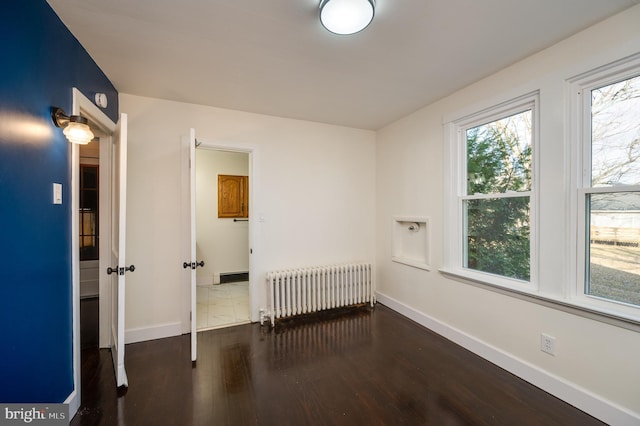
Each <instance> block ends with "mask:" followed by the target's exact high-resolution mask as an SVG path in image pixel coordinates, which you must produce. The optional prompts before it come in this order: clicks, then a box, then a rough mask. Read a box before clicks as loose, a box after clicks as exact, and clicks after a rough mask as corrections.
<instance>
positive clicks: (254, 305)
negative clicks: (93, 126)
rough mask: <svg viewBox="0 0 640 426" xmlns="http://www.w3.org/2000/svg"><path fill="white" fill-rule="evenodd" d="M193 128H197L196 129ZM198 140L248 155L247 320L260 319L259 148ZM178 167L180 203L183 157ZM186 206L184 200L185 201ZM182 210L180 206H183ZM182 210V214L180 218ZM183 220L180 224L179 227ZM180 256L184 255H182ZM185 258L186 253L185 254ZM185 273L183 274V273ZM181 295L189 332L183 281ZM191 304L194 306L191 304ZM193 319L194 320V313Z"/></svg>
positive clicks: (187, 288)
mask: <svg viewBox="0 0 640 426" xmlns="http://www.w3.org/2000/svg"><path fill="white" fill-rule="evenodd" d="M196 131H197V129H196ZM196 139H197V141H198V148H204V149H210V150H214V151H227V152H240V153H244V154H248V155H249V159H248V161H249V188H250V189H249V222H248V225H249V250H250V254H249V315H250V319H251V322H258V321H260V314H259V310H260V309H259V307H258V302H259V300H260V296H261V295H260V293H259V290H260V286H259V280H258V274H257V272H256V271H257V270H258V269H259V265H260V260H261V258H262V256H261V251H260V248H261V244H260V233H259V232H258V223H259V222H263V221H264V219H263V218H262V213H259V212H260V201H259V194H260V187H259V183H260V179H259V177H260V174H259V173H260V170H259V167H258V165H259V164H260V163H259V150H258V147H257V146H255V145H250V144H238V143H225V142H208V141H207V140H206V139H202V138H200V137H198V136H196ZM182 164H183V167H182V182H183V197H182V204H183V206H185V203H188V199H189V197H188V195H189V193H188V192H186V196H185V195H184V194H185V191H188V190H189V188H186V187H185V186H184V183H185V182H189V163H188V161H185V160H184V158H183V163H182ZM187 206H188V204H187ZM183 211H184V208H183ZM185 216H186V214H183V222H184V221H185V220H186V219H185ZM184 225H185V224H183V228H184V227H185V226H184ZM183 257H184V256H183ZM185 259H186V257H185ZM186 275H187V274H185V277H186ZM183 288H184V297H183V309H182V324H183V327H182V329H183V333H189V331H188V330H189V329H190V325H191V322H190V321H191V317H190V316H191V311H192V306H191V286H190V285H187V284H186V282H185V284H184V285H183ZM193 308H195V306H194V307H193ZM193 321H196V318H195V315H194V318H193Z"/></svg>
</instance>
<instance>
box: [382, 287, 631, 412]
mask: <svg viewBox="0 0 640 426" xmlns="http://www.w3.org/2000/svg"><path fill="white" fill-rule="evenodd" d="M377 301H378V303H381V304H383V305H385V306H387V307H389V308H391V309H393V310H394V311H396V312H398V313H399V314H401V315H403V316H405V317H407V318H409V319H411V320H412V321H415V322H417V323H418V324H420V325H422V326H424V327H426V328H428V329H430V330H432V331H434V332H436V333H438V334H439V335H441V336H443V337H445V338H446V339H448V340H451V341H452V342H454V343H456V344H458V345H460V346H462V347H463V348H465V349H468V350H470V351H471V352H473V353H475V354H476V355H478V356H480V357H482V358H484V359H486V360H487V361H489V362H491V363H493V364H495V365H497V366H499V367H501V368H503V369H505V370H507V371H509V372H510V373H512V374H515V375H516V376H518V377H520V378H521V379H523V380H526V381H527V382H529V383H531V384H533V385H534V386H537V387H539V388H540V389H542V390H544V391H545V392H548V393H550V394H551V395H554V396H556V397H557V398H560V399H562V400H563V401H565V402H567V403H568V404H571V405H573V406H574V407H576V408H578V409H580V410H582V411H584V412H585V413H587V414H589V415H591V416H593V417H595V418H597V419H600V420H602V421H603V422H605V423H608V424H611V425H638V424H639V423H640V414H639V413H634V412H632V411H630V410H628V409H626V408H624V407H621V406H619V405H617V404H615V403H613V402H611V401H608V400H606V399H604V398H602V397H600V396H598V395H596V394H594V393H592V392H590V391H588V390H586V389H584V388H582V387H580V386H578V385H576V384H575V383H572V382H569V381H567V380H565V379H563V378H561V377H558V376H556V375H554V374H551V373H549V372H547V371H545V370H543V369H541V368H539V367H537V366H535V365H533V364H531V363H528V362H526V361H524V360H521V359H519V358H516V357H514V356H512V355H510V354H508V353H507V352H504V351H502V350H500V349H499V348H496V347H494V346H492V345H489V344H487V343H485V342H483V341H481V340H478V339H477V338H475V337H473V336H471V335H469V334H467V333H464V332H463V331H461V330H458V329H456V328H454V327H451V326H449V325H447V324H445V323H443V322H441V321H439V320H437V319H435V318H433V317H431V316H429V315H426V314H424V313H422V312H420V311H417V310H416V309H414V308H412V307H410V306H407V305H405V304H404V303H402V302H400V301H398V300H396V299H394V298H392V297H389V296H387V295H385V294H384V293H380V292H377Z"/></svg>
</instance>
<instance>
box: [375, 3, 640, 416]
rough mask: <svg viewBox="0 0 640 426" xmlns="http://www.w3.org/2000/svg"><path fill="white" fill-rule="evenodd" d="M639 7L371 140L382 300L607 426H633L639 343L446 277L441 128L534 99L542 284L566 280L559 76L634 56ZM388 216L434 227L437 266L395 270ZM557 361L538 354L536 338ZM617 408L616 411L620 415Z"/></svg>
mask: <svg viewBox="0 0 640 426" xmlns="http://www.w3.org/2000/svg"><path fill="white" fill-rule="evenodd" d="M639 23H640V6H637V7H635V8H632V9H630V10H627V11H625V12H623V13H622V14H620V15H617V16H615V17H613V18H612V19H609V20H608V21H605V22H603V23H601V24H598V25H596V26H594V27H591V28H590V29H588V30H586V31H584V32H582V33H579V34H577V35H575V36H574V37H571V38H570V39H567V40H565V41H563V42H561V43H559V44H557V45H555V46H553V47H551V48H549V49H547V50H544V51H542V52H539V53H538V54H536V55H534V56H532V57H530V58H528V59H526V60H524V61H521V62H519V63H516V64H514V65H513V66H511V67H509V68H507V69H505V70H503V71H501V72H499V73H497V74H495V75H492V76H490V77H488V78H486V79H484V80H482V81H479V82H477V83H475V84H473V85H471V86H468V87H467V88H465V89H463V90H461V91H459V92H457V93H454V94H452V95H451V96H449V97H447V98H445V99H442V100H440V101H438V102H436V103H434V104H432V105H429V106H427V107H425V108H423V109H421V110H419V111H417V112H416V113H414V114H412V115H410V116H408V117H405V118H403V119H401V120H399V121H397V122H396V123H393V124H391V125H389V126H387V127H386V128H384V129H382V130H380V131H379V132H378V134H377V154H376V155H377V162H376V174H377V200H376V206H377V207H376V211H377V219H376V228H377V230H378V232H377V258H376V262H377V267H378V277H377V283H378V289H379V291H380V299H379V300H381V301H383V303H388V304H389V305H391V306H393V307H395V308H396V309H399V310H400V311H402V312H404V313H405V314H407V315H410V316H411V317H412V318H414V319H416V320H417V321H419V322H422V323H423V324H426V325H428V326H430V327H432V328H434V329H436V330H437V331H438V332H440V333H443V334H445V335H446V336H447V337H449V338H450V339H452V340H454V341H457V342H459V343H461V344H463V345H465V346H467V347H469V348H471V349H472V350H474V351H475V352H477V353H479V354H481V355H483V356H485V357H487V358H489V359H490V360H492V361H494V362H496V363H498V364H500V365H502V366H504V367H506V368H508V369H510V370H511V371H513V372H516V373H517V374H519V375H521V376H525V377H526V378H527V379H528V380H531V381H533V382H534V383H536V384H537V385H539V386H541V387H543V388H545V389H547V390H549V391H551V392H552V393H555V394H556V395H558V396H561V397H562V398H563V399H565V400H569V401H570V402H571V403H573V404H575V405H578V406H579V408H581V409H583V410H586V411H588V412H590V413H592V414H594V415H597V416H600V417H601V418H604V419H606V420H607V421H610V422H612V423H624V422H629V423H631V422H634V423H635V422H640V362H639V360H640V334H638V332H634V331H630V330H628V329H625V328H621V327H617V326H613V325H608V324H605V323H603V322H599V321H594V320H591V319H587V318H585V317H582V316H577V315H573V314H571V313H567V312H564V311H561V310H558V309H555V308H553V307H548V306H543V305H541V304H538V303H533V302H531V301H528V300H523V299H520V298H516V297H513V296H510V295H504V294H501V293H498V292H495V291H490V290H487V289H485V288H480V287H476V286H473V285H471V284H467V283H462V282H458V281H454V280H451V279H447V278H445V276H443V275H441V274H440V273H439V272H438V268H439V267H441V266H442V264H443V262H442V253H443V241H444V239H445V238H447V235H444V234H443V230H442V229H443V200H444V196H445V194H444V189H443V176H444V174H445V173H447V172H448V171H447V170H445V169H443V166H444V156H443V144H444V143H445V141H444V135H443V120H447V119H449V120H450V119H452V118H458V117H460V116H461V114H465V113H470V112H473V111H474V109H481V108H484V107H489V106H491V105H492V104H493V103H496V102H498V101H501V100H508V99H510V98H513V97H516V96H518V95H522V94H525V93H528V92H530V91H532V90H538V89H539V90H540V102H541V105H540V110H541V117H540V121H541V133H540V140H541V147H540V154H541V156H542V162H543V164H545V168H544V169H542V170H541V182H540V192H541V194H543V198H542V199H541V205H540V208H541V211H540V213H541V216H540V225H541V227H540V238H541V247H540V248H541V250H540V264H541V265H543V267H542V268H541V270H540V280H541V282H543V283H545V282H558V281H562V280H565V278H566V276H567V271H566V269H565V268H566V261H567V258H566V253H565V252H564V248H565V244H564V241H565V236H566V235H567V231H566V224H565V215H563V214H560V215H559V214H557V213H558V208H559V209H560V210H562V206H565V205H566V192H565V191H566V189H567V188H566V187H565V182H566V180H565V179H566V175H565V170H566V169H565V165H566V160H567V158H566V154H565V153H566V152H567V151H566V148H567V146H566V141H565V130H566V129H565V127H564V123H565V116H564V114H565V99H564V87H565V86H564V81H565V79H567V78H569V77H572V76H574V75H577V74H579V73H581V72H584V71H587V70H589V69H591V68H594V67H597V66H600V65H604V64H606V63H608V62H611V61H614V60H617V59H620V58H622V57H625V56H628V55H630V54H633V53H636V52H638V51H640V25H639ZM394 215H409V216H427V217H430V219H431V230H432V238H431V242H432V252H431V255H432V258H431V261H432V265H433V266H434V269H433V270H431V271H424V270H420V269H415V268H411V267H408V266H405V265H401V264H398V263H394V262H392V261H391V229H392V227H391V221H392V217H393V216H394ZM541 332H545V333H549V334H551V335H553V336H555V337H556V338H557V341H556V345H557V354H556V356H555V357H553V356H549V355H547V354H545V353H542V352H541V351H540V333H541ZM617 408H620V410H618V409H617Z"/></svg>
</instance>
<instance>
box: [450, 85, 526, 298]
mask: <svg viewBox="0 0 640 426" xmlns="http://www.w3.org/2000/svg"><path fill="white" fill-rule="evenodd" d="M536 107H537V94H534V95H528V96H525V97H522V98H519V99H516V100H513V101H511V102H507V103H505V104H501V105H499V106H496V107H494V108H490V109H488V110H485V111H482V112H480V113H478V114H474V115H472V116H469V117H466V118H463V119H461V120H457V121H455V122H453V123H451V124H450V125H449V139H450V140H449V149H450V150H451V151H450V152H449V156H450V159H451V160H452V161H451V163H450V164H452V165H453V167H452V169H453V170H451V172H452V174H451V177H450V179H451V187H452V188H453V190H454V191H455V196H453V197H452V198H451V200H450V210H451V212H455V214H453V215H452V216H454V217H456V220H455V223H452V224H451V225H450V228H449V229H450V230H451V231H452V234H455V235H456V236H455V240H457V241H458V244H454V247H452V249H451V250H449V258H448V267H447V269H449V271H450V272H453V273H459V274H462V275H465V276H469V277H470V278H473V279H477V280H480V281H482V282H486V283H489V284H497V285H502V286H507V287H513V288H516V289H519V290H524V289H530V288H531V287H532V286H533V285H532V284H531V282H532V271H534V270H535V268H534V265H533V262H534V260H533V259H535V256H533V254H534V253H533V247H535V244H534V232H533V227H534V226H533V223H534V221H533V220H532V219H533V216H534V215H533V211H534V210H533V206H534V204H535V199H534V191H533V189H534V173H533V170H534V169H533V160H534V159H533V153H534V146H535V133H536V132H535V128H536V124H535V121H536V120H537V113H536Z"/></svg>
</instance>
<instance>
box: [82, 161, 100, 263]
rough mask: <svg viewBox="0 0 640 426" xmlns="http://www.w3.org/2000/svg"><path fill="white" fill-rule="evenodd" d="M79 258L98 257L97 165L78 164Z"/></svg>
mask: <svg viewBox="0 0 640 426" xmlns="http://www.w3.org/2000/svg"><path fill="white" fill-rule="evenodd" d="M79 221H80V223H79V229H80V236H79V237H80V260H81V261H83V260H97V259H98V166H92V165H87V164H81V165H80V214H79Z"/></svg>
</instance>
